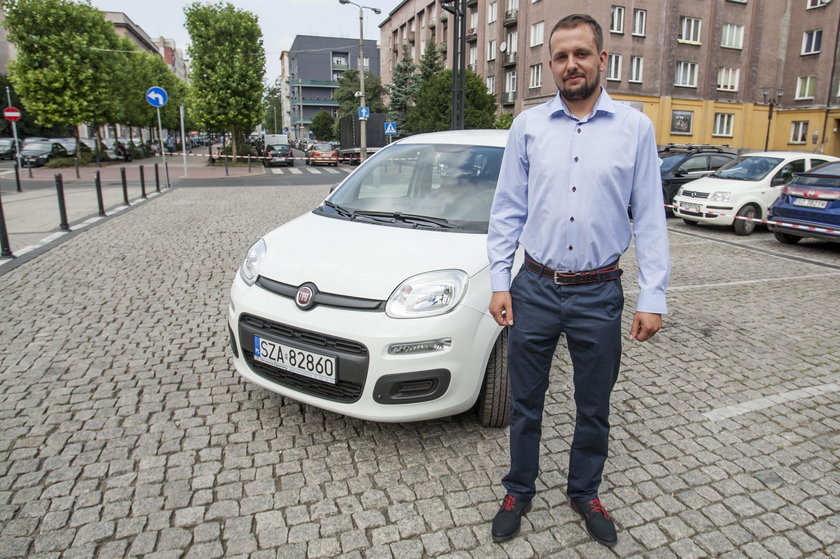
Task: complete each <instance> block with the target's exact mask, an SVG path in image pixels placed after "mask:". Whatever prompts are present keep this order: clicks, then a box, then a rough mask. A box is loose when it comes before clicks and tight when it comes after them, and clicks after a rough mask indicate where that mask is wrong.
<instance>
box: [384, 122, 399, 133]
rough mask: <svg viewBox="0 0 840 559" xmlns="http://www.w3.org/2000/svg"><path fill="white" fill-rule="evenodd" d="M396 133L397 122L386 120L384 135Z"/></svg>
mask: <svg viewBox="0 0 840 559" xmlns="http://www.w3.org/2000/svg"><path fill="white" fill-rule="evenodd" d="M396 134H397V123H396V122H386V123H385V135H386V136H395V135H396Z"/></svg>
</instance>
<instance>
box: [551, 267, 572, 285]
mask: <svg viewBox="0 0 840 559" xmlns="http://www.w3.org/2000/svg"><path fill="white" fill-rule="evenodd" d="M577 277H578V274H577V273H575V272H569V271H566V270H554V284H555V285H565V284H569V283H572V282H574V281H575V279H577Z"/></svg>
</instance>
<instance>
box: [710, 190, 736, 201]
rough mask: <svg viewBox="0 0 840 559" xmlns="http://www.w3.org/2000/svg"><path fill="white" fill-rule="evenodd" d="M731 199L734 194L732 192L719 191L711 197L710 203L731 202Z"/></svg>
mask: <svg viewBox="0 0 840 559" xmlns="http://www.w3.org/2000/svg"><path fill="white" fill-rule="evenodd" d="M731 198H732V193H731V192H723V191H719V192H713V193H712V195H711V196H709V201H710V202H729V200H730V199H731Z"/></svg>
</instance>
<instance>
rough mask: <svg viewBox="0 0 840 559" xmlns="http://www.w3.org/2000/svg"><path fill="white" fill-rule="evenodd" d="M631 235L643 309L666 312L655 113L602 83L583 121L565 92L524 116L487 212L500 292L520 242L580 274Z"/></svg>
mask: <svg viewBox="0 0 840 559" xmlns="http://www.w3.org/2000/svg"><path fill="white" fill-rule="evenodd" d="M628 206H632V213H633V221H632V222H631V221H630V218H629V216H628V214H627V208H628ZM631 236H635V239H636V246H635V248H636V259H637V262H638V268H639V277H638V282H639V289H640V294H639V300H638V304H637V307H636V309H637V311H640V312H650V313H659V314H664V313H666V312H667V306H666V303H665V289H666V287H667V285H668V275H669V271H670V259H669V253H668V231H667V227H666V222H665V209H664V207H663V200H662V179H661V178H660V174H659V157H658V155H657V149H656V140H655V136H654V131H653V123H651V121H650V119H649V118H648V117H647V116H645V115H644V113H642V112H641V111H637V110H636V109H633V108H630V107H628V106H626V105H622V104H619V103H616V102H615V101H613V99H612V98H611V97H610V96H609V95H608V94H607V92H606V91H605V90H604V89H603V88H602V89H601V94H600V96H599V97H598V100H597V102H596V104H595V108H594V109H593V110H592V113H591V114H590V115H589V116H587V117H586V118H583V119H580V120H578V119H577V118H576V117H574V116H573V115H572V114H571V113H570V112H569V110H568V108H567V107H566V104H565V103H564V101H563V99H562V98H561V97H560V95H559V93H558V94H557V95H556V96H555V97H554V98H553V99H551V100H550V101H548V102H546V103H544V104H542V105H539V106H537V107H534V108H532V109H529V110H527V111H523V112H522V113H520V114H519V116H517V117H516V119H515V120H514V121H513V126H512V127H511V130H510V135H509V136H508V141H507V147H506V148H505V154H504V158H503V159H502V167H501V170H500V172H499V182H498V185H497V187H496V196H495V199H494V200H493V208H492V211H491V214H490V228H489V232H488V237H487V253H488V256H489V258H490V281H491V284H492V288H493V291H508V290H509V288H510V282H511V267H512V265H513V257H514V253H515V252H516V249H517V245H522V246H523V247H524V248H525V250H526V251H527V252H528V254H529V255H530V256H531V257H532V258H534V259H535V260H537V261H538V262H540V263H541V264H543V265H545V266H547V267H549V268H553V269H555V270H566V271H572V272H579V271H584V270H595V269H598V268H603V267H605V266H608V265H610V264H611V263H613V262H615V261H616V260H618V258H619V257H620V256H621V255H622V254H624V252H625V251H626V250H627V247H628V246H629V245H630V239H631Z"/></svg>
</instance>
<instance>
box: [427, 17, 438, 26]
mask: <svg viewBox="0 0 840 559" xmlns="http://www.w3.org/2000/svg"><path fill="white" fill-rule="evenodd" d="M436 20H437V18H436V17H435V16H432V17H430V18H429V29H434V28H435V25H437V21H436Z"/></svg>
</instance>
